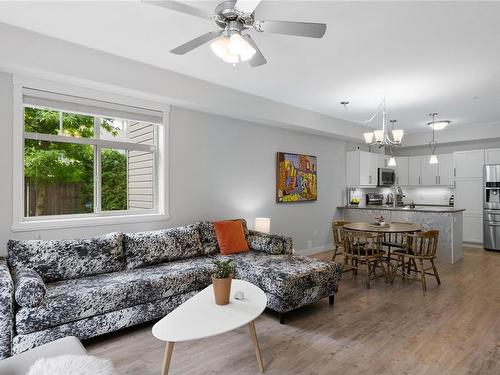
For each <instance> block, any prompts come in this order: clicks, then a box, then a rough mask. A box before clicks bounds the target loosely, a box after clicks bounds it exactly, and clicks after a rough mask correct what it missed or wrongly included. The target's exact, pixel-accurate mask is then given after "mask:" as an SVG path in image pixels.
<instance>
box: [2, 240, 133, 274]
mask: <svg viewBox="0 0 500 375" xmlns="http://www.w3.org/2000/svg"><path fill="white" fill-rule="evenodd" d="M122 237H123V235H122V234H121V233H110V234H105V235H103V236H98V237H93V238H84V239H80V240H27V241H22V240H10V241H9V242H8V244H7V251H8V261H9V266H10V267H11V268H17V269H22V268H31V269H33V270H35V272H36V273H38V274H39V275H40V276H41V278H42V279H43V281H45V282H51V281H58V280H66V279H74V278H78V277H83V276H91V275H98V274H101V273H107V272H115V271H120V270H123V269H124V268H125V257H124V255H123V246H122Z"/></svg>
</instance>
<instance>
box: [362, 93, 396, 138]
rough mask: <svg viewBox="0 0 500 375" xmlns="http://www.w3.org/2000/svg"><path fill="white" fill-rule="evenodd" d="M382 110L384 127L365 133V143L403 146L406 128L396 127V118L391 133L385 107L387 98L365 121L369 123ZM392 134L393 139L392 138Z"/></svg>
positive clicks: (392, 122) (392, 121)
mask: <svg viewBox="0 0 500 375" xmlns="http://www.w3.org/2000/svg"><path fill="white" fill-rule="evenodd" d="M380 112H382V129H378V130H374V131H373V132H368V133H363V137H364V138H365V143H366V144H367V145H369V146H375V145H377V146H379V147H385V146H401V143H402V141H403V135H404V130H403V129H395V128H394V126H395V123H396V120H391V124H392V130H391V131H390V133H391V134H390V135H389V128H388V125H387V111H386V109H385V99H384V100H382V102H381V103H380V105H379V108H378V109H377V112H375V114H374V115H373V116H372V117H371V118H370V119H369V120H366V121H365V122H364V123H365V124H367V123H369V122H371V121H373V119H374V118H375V117H376V116H377V115H378V114H379V113H380ZM391 136H392V139H391Z"/></svg>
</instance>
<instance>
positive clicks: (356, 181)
mask: <svg viewBox="0 0 500 375" xmlns="http://www.w3.org/2000/svg"><path fill="white" fill-rule="evenodd" d="M383 160H384V159H383V155H382V157H381V155H380V154H375V153H372V152H366V151H349V152H347V155H346V182H347V186H348V187H374V186H377V178H378V168H379V165H380V163H382V164H383Z"/></svg>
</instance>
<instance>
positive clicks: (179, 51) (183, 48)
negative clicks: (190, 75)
mask: <svg viewBox="0 0 500 375" xmlns="http://www.w3.org/2000/svg"><path fill="white" fill-rule="evenodd" d="M222 32H223V30H220V31H210V32H209V33H206V34H203V35H201V36H199V37H198V38H195V39H193V40H190V41H189V42H187V43H184V44H182V45H180V46H179V47H177V48H174V49H173V50H171V51H170V52H172V53H174V54H176V55H184V54H186V53H188V52H189V51H192V50H193V49H195V48H198V47H200V46H202V45H203V44H205V43H207V42H210V41H211V40H212V39H215V38H217V37H218V36H220V35H221V34H222Z"/></svg>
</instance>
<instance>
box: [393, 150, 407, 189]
mask: <svg viewBox="0 0 500 375" xmlns="http://www.w3.org/2000/svg"><path fill="white" fill-rule="evenodd" d="M395 159H396V168H395V169H396V185H401V186H407V185H408V156H396V158H395Z"/></svg>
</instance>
